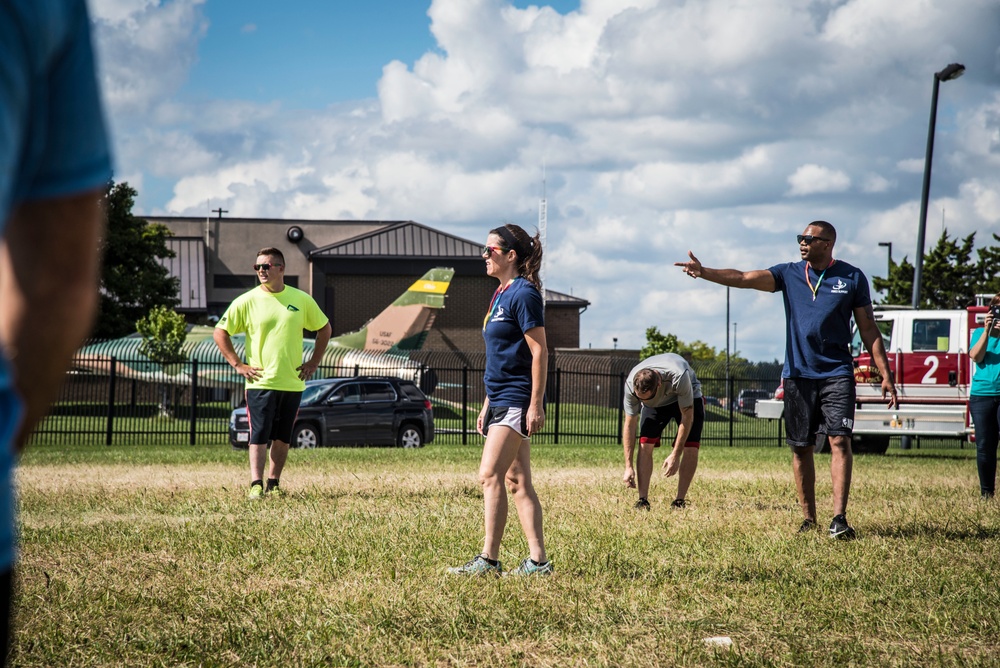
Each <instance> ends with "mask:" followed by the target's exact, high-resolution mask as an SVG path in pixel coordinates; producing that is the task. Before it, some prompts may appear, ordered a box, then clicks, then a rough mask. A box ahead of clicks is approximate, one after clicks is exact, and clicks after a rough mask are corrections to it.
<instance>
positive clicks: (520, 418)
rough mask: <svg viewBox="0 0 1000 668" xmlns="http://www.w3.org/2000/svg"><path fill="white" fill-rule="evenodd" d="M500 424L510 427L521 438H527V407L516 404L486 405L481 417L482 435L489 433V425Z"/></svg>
mask: <svg viewBox="0 0 1000 668" xmlns="http://www.w3.org/2000/svg"><path fill="white" fill-rule="evenodd" d="M493 425H501V426H504V427H510V428H511V429H513V430H514V431H516V432H517V433H518V434H520V435H521V436H522V437H523V438H528V409H527V408H520V407H518V406H492V405H491V406H487V407H486V417H485V418H483V435H486V434H488V433H490V427H491V426H493Z"/></svg>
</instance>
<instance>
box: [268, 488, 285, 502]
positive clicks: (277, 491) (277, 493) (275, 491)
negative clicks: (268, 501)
mask: <svg viewBox="0 0 1000 668" xmlns="http://www.w3.org/2000/svg"><path fill="white" fill-rule="evenodd" d="M267 495H268V496H273V497H275V498H278V499H283V498H285V490H283V489H281V488H280V487H278V486H277V485H275V486H274V487H272V488H271V489H269V490H267Z"/></svg>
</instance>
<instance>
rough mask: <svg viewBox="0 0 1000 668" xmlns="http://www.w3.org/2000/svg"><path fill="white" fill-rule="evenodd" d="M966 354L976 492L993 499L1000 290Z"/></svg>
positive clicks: (999, 420)
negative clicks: (969, 368)
mask: <svg viewBox="0 0 1000 668" xmlns="http://www.w3.org/2000/svg"><path fill="white" fill-rule="evenodd" d="M969 357H971V358H972V361H973V362H974V363H975V374H974V375H973V376H972V384H971V385H970V386H969V414H970V415H971V416H972V422H973V424H974V425H975V428H976V468H977V469H978V470H979V493H980V494H981V495H982V498H984V499H992V498H993V495H994V494H995V493H996V483H997V442H998V441H1000V293H998V294H995V295H993V299H991V300H990V308H989V310H988V311H986V321H985V322H984V323H983V327H980V328H977V329H975V330H973V331H972V337H971V340H970V348H969Z"/></svg>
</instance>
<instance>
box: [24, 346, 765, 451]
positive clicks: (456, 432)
mask: <svg viewBox="0 0 1000 668" xmlns="http://www.w3.org/2000/svg"><path fill="white" fill-rule="evenodd" d="M412 360H413V362H415V363H416V364H413V365H411V366H412V368H406V369H399V368H395V369H393V370H392V371H389V370H388V369H387V368H385V367H384V366H379V365H377V364H373V365H371V366H362V365H359V364H354V365H349V366H339V367H321V368H320V370H319V372H318V374H317V377H324V376H326V377H330V376H356V375H386V374H391V375H406V376H408V377H410V378H411V379H413V380H415V381H417V382H418V384H420V385H421V386H422V387H423V388H424V389H425V391H429V392H428V394H429V396H430V399H431V402H432V403H433V406H434V418H435V432H436V436H435V442H438V443H462V444H466V443H480V442H481V437H480V436H479V435H478V434H477V433H476V431H475V423H476V416H477V415H478V413H479V410H480V408H481V407H482V404H483V400H484V388H483V383H482V376H483V369H484V368H485V357H484V355H483V354H482V353H476V354H466V353H460V352H456V353H450V352H449V353H441V352H420V353H416V354H414V355H413V356H412ZM75 361H76V364H74V368H73V370H72V371H70V372H69V373H68V375H67V377H66V382H65V385H64V387H63V389H62V393H61V395H60V397H59V400H58V402H57V403H56V404H55V405H54V406H53V408H52V411H51V412H50V414H49V415H48V417H47V418H46V419H45V420H44V421H43V422H42V423H41V424H40V425H39V427H38V428H37V429H36V430H35V432H34V434H33V436H32V440H33V441H35V442H39V443H72V444H95V445H100V444H106V445H112V444H133V443H134V444H144V443H150V444H158V443H189V444H192V445H193V444H196V443H204V444H219V445H226V444H228V442H229V440H228V430H229V417H230V414H231V412H232V409H233V408H234V407H236V406H238V405H240V403H241V401H242V399H243V385H242V383H241V382H239V380H229V381H226V380H224V379H225V378H226V377H227V374H229V371H230V369H229V367H228V365H225V364H224V363H211V362H201V363H199V362H197V361H195V360H191V361H190V362H188V363H185V364H184V365H183V367H177V368H174V369H169V368H168V369H167V370H163V369H160V368H159V367H151V366H150V364H149V363H148V361H145V360H141V361H140V360H135V359H125V358H120V357H110V358H101V359H94V358H83V357H78V358H77V359H76V360H75ZM636 363H637V359H636V358H635V357H634V356H632V357H602V356H592V355H584V354H558V353H557V354H555V355H553V356H552V357H551V358H550V365H549V377H548V386H547V387H548V390H547V393H546V422H545V429H544V430H543V431H542V432H541V433H540V434H538V435H537V436H535V437H534V439H533V440H534V441H535V442H540V443H546V442H549V443H560V442H585V443H595V444H599V443H611V444H613V443H617V442H618V441H619V439H620V433H621V425H622V421H623V419H624V413H623V410H622V401H623V398H624V396H623V393H624V384H625V378H626V377H627V375H628V372H629V371H630V370H631V368H632V367H633V366H634V365H635V364H636ZM144 364H145V365H146V366H145V367H144V366H143V365H144ZM693 366H694V369H695V373H696V374H697V375H698V378H699V380H700V381H701V383H702V390H703V393H704V394H705V396H706V423H705V429H704V431H703V436H702V442H704V443H712V444H719V445H779V444H780V443H781V424H780V420H763V419H759V418H756V417H754V416H753V415H752V414H747V413H744V412H741V410H740V406H738V405H737V404H738V402H737V398H738V397H739V396H740V393H741V391H742V390H764V391H766V392H773V390H774V389H775V388H776V387H777V386H778V383H779V381H780V375H781V365H780V364H775V363H771V364H740V365H732V366H728V365H726V364H705V363H698V362H695V363H694V364H693ZM137 369H138V370H140V371H141V373H139V372H137ZM745 409H746V407H744V410H745ZM664 436H665V437H667V436H670V434H665V435H664Z"/></svg>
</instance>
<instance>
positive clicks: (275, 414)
mask: <svg viewBox="0 0 1000 668" xmlns="http://www.w3.org/2000/svg"><path fill="white" fill-rule="evenodd" d="M301 399H302V393H301V392H285V391H283V390H247V420H249V422H250V444H252V445H267V444H268V443H270V442H271V441H281V442H282V443H289V442H290V441H291V440H292V428H293V427H294V426H295V416H296V415H298V413H299V401H300V400H301Z"/></svg>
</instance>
